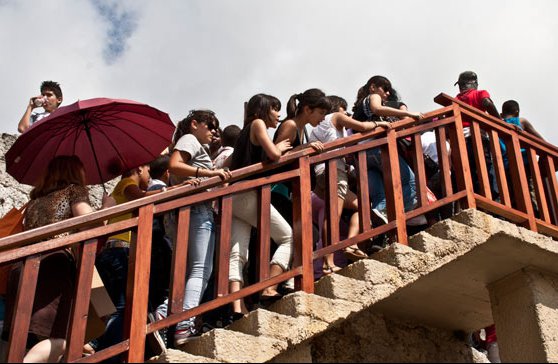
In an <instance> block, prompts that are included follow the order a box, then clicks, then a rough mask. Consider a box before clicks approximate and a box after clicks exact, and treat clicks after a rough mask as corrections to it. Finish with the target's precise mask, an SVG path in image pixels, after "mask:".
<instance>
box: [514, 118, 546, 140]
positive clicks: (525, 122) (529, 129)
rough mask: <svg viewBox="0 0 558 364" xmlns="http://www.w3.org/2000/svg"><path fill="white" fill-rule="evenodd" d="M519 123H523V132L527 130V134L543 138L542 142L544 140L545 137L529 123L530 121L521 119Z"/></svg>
mask: <svg viewBox="0 0 558 364" xmlns="http://www.w3.org/2000/svg"><path fill="white" fill-rule="evenodd" d="M519 122H520V123H521V126H522V127H523V130H525V131H526V132H528V133H530V134H533V135H534V136H536V137H539V138H541V139H542V140H544V138H543V136H542V135H541V134H540V133H539V132H538V131H537V130H536V129H535V127H534V126H533V124H531V123H530V122H529V120H527V119H525V118H520V119H519Z"/></svg>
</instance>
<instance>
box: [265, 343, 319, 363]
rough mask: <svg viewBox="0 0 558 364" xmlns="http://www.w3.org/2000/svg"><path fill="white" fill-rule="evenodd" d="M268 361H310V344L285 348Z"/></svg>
mask: <svg viewBox="0 0 558 364" xmlns="http://www.w3.org/2000/svg"><path fill="white" fill-rule="evenodd" d="M268 363H312V350H311V347H310V345H298V346H296V347H294V348H289V349H287V350H286V351H285V352H284V353H281V354H280V355H278V356H277V357H275V358H273V360H270V361H269V362H268Z"/></svg>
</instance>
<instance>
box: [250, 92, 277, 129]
mask: <svg viewBox="0 0 558 364" xmlns="http://www.w3.org/2000/svg"><path fill="white" fill-rule="evenodd" d="M271 110H276V111H279V110H281V101H279V99H278V98H277V97H275V96H271V95H266V94H257V95H254V96H252V97H251V98H250V100H248V103H247V104H246V106H245V110H244V126H246V125H248V124H250V123H251V122H252V121H254V120H256V119H262V120H263V121H264V122H265V123H266V124H267V123H268V122H269V121H270V120H269V113H270V112H271Z"/></svg>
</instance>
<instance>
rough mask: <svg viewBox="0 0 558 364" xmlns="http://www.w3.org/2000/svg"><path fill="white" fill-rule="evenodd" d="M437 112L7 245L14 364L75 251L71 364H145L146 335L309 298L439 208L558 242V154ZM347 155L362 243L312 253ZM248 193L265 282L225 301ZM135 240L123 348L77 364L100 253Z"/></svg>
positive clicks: (466, 111)
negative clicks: (334, 258) (486, 216)
mask: <svg viewBox="0 0 558 364" xmlns="http://www.w3.org/2000/svg"><path fill="white" fill-rule="evenodd" d="M435 100H436V101H437V102H438V103H440V104H441V105H443V106H444V107H443V108H441V109H438V110H435V111H432V112H430V113H427V114H426V118H425V119H424V120H422V121H421V122H420V123H419V122H416V121H414V120H412V119H405V120H402V121H399V122H396V123H394V124H393V128H392V129H390V130H388V131H374V132H369V133H365V134H355V135H352V136H350V137H348V138H345V139H342V140H337V141H335V142H331V143H328V144H326V146H325V147H326V148H325V151H324V152H323V153H320V154H315V153H314V152H313V151H312V150H311V149H305V150H301V151H298V152H295V153H291V154H289V155H286V156H284V157H282V158H281V159H280V160H279V161H278V162H277V163H271V164H262V163H260V164H256V165H253V166H249V167H246V168H243V169H241V170H237V171H234V172H233V173H232V175H233V177H232V181H231V182H232V183H231V184H230V185H229V186H227V187H222V186H221V181H220V180H219V179H218V178H217V177H215V178H212V179H209V180H206V181H204V182H203V183H202V184H201V185H199V186H197V187H191V186H185V187H180V188H176V189H174V190H171V191H167V192H164V193H161V194H158V195H153V196H149V197H145V198H142V199H139V200H135V201H131V202H128V203H125V204H122V205H118V206H115V207H113V208H110V209H106V210H102V211H98V212H95V213H92V214H90V215H87V216H81V217H76V218H72V219H69V220H66V221H62V222H59V223H56V224H52V225H48V226H44V227H41V228H38V229H35V230H31V231H26V232H22V233H20V234H16V235H13V236H10V237H6V238H3V239H0V264H11V263H15V262H21V263H22V264H23V267H22V273H21V276H20V281H19V288H18V292H17V299H16V306H15V314H14V317H13V320H12V325H11V328H10V339H9V349H8V356H7V360H8V361H9V362H21V361H22V359H23V356H24V354H25V345H26V338H27V335H22V334H21V333H27V331H28V329H29V320H30V316H31V310H32V307H33V298H34V296H35V289H36V282H37V276H38V271H39V267H40V262H41V257H42V256H44V255H45V254H47V253H49V252H53V251H55V250H59V249H65V248H68V247H73V248H74V249H75V251H77V255H76V256H77V267H78V269H77V276H76V288H75V297H74V303H73V305H72V310H71V320H70V329H69V333H68V336H67V349H66V353H65V356H64V360H65V361H70V362H97V361H102V360H104V359H106V358H110V357H112V356H114V355H117V354H121V353H124V354H125V356H124V359H125V360H126V361H128V362H140V361H143V360H144V352H145V340H146V334H148V333H152V332H153V331H155V330H160V329H162V328H164V327H169V326H172V325H175V324H177V323H178V322H180V321H183V320H185V319H187V318H190V317H194V316H198V315H200V314H203V313H205V312H208V311H211V310H214V309H216V308H218V307H221V306H223V305H228V304H230V303H231V302H232V301H234V300H236V299H239V298H243V297H247V296H249V295H251V294H254V293H256V292H259V291H261V290H262V289H264V288H265V287H268V286H271V285H274V284H277V283H280V282H284V281H286V280H288V279H290V278H295V282H296V288H297V289H301V290H304V291H306V292H309V293H312V292H313V289H314V272H313V261H314V260H316V259H320V258H321V257H323V256H324V255H326V254H328V253H332V252H335V251H338V250H340V249H343V248H345V247H348V246H350V245H353V244H355V243H357V242H362V241H365V240H367V239H370V238H373V237H375V236H378V235H379V234H389V235H391V236H392V237H393V239H394V240H396V241H397V242H399V243H401V244H407V241H408V236H407V226H406V224H405V222H406V221H407V220H409V219H412V218H414V217H417V216H419V215H422V214H425V213H429V212H434V211H438V210H440V209H441V208H442V207H444V206H451V205H458V206H459V207H460V208H463V209H464V208H478V209H483V210H485V211H489V212H491V213H492V214H494V215H497V216H501V217H503V218H506V219H509V220H511V221H513V222H515V223H517V224H520V225H523V226H525V227H527V228H529V229H531V230H534V231H539V232H541V233H544V234H547V235H550V236H552V237H555V238H556V237H558V216H557V205H558V196H557V194H558V184H557V180H556V168H555V165H556V162H557V158H558V149H557V148H556V147H554V146H552V145H550V144H548V143H545V142H543V141H541V140H539V139H537V138H534V137H532V136H530V135H528V134H526V133H523V132H520V133H517V132H515V131H514V130H513V129H512V128H511V127H509V126H507V125H505V124H504V123H503V122H502V121H501V120H498V119H495V118H492V117H490V116H487V115H486V114H484V113H482V112H480V111H479V110H476V109H474V108H472V107H470V106H468V105H465V104H463V103H461V102H459V101H458V100H455V99H453V98H451V97H449V96H447V95H444V94H440V95H439V96H437V97H436V98H435ZM463 120H467V121H470V122H472V126H471V130H472V133H471V135H472V136H471V139H470V140H471V141H472V144H473V146H474V150H475V153H474V154H475V157H474V158H473V159H472V160H469V158H468V156H467V151H466V145H467V140H466V139H465V137H464V131H463V125H462V121H463ZM428 130H434V131H435V133H436V139H437V145H438V157H439V167H440V175H441V186H442V188H441V191H442V193H441V195H440V196H438V199H437V201H435V202H430V203H429V202H428V199H427V179H426V172H425V166H424V160H423V154H422V148H421V139H420V138H421V134H422V133H423V132H425V131H428ZM409 137H410V138H411V141H412V153H411V165H412V169H413V171H414V172H415V175H416V186H417V200H418V204H417V206H416V208H414V209H413V210H411V211H405V208H404V204H403V196H402V186H401V177H400V171H399V157H398V153H399V151H398V148H397V140H398V139H400V138H409ZM483 138H488V139H487V140H488V141H489V143H490V149H491V150H490V153H491V155H492V157H493V160H494V165H495V168H494V174H495V177H496V180H497V183H498V190H499V194H500V198H499V201H495V200H494V198H493V196H492V192H491V188H490V183H489V172H490V171H489V170H487V168H486V163H485V160H484V153H483V152H482V148H483ZM500 138H501V139H503V140H504V141H505V142H506V144H507V147H508V148H507V150H508V158H509V160H510V167H509V176H511V179H510V181H508V180H507V178H506V173H505V170H504V165H503V158H502V153H501V150H500V146H499V139H500ZM359 142H362V143H359ZM446 142H447V143H449V145H450V148H449V150H448V149H447V148H446V147H445V145H446ZM372 148H381V150H382V164H383V170H384V174H383V178H384V185H385V191H386V200H387V201H386V202H387V217H388V223H387V224H385V225H382V226H378V227H372V226H371V223H370V213H371V210H370V202H369V200H370V199H369V188H368V177H367V173H365V172H366V170H367V165H366V152H367V151H368V150H370V149H372ZM520 148H525V149H526V150H527V155H528V158H529V167H530V175H531V176H532V179H533V186H534V191H535V196H536V202H537V207H538V208H537V213H536V214H535V212H534V208H533V205H532V201H531V198H530V195H529V186H528V176H527V174H526V171H525V168H524V163H523V161H522V155H521V150H520ZM349 154H351V155H354V156H356V158H355V160H356V169H357V176H358V178H357V196H358V201H359V211H358V213H359V221H360V230H359V234H358V235H357V236H354V237H352V238H350V239H341V237H340V233H339V226H338V225H337V224H335V223H330V224H329V231H330V233H329V234H328V235H329V237H330V238H329V239H328V240H329V241H328V242H327V244H324V245H325V246H324V247H322V248H320V249H317V250H314V249H313V245H312V228H311V227H312V211H311V205H312V201H311V182H310V180H311V178H310V170H311V168H313V166H314V165H315V164H316V163H321V162H325V163H326V167H327V168H326V171H327V175H328V188H327V191H328V192H327V194H326V195H327V197H326V200H327V201H326V205H327V209H326V213H327V214H328V216H329V217H330V218H329V219H328V220H329V221H330V222H331V221H337V219H336V218H335V217H336V216H338V215H337V211H336V209H337V202H336V200H337V193H336V190H337V182H336V181H337V176H336V174H337V170H336V162H335V159H336V158H339V157H342V156H347V155H349ZM512 156H513V158H512ZM470 163H476V165H477V171H478V173H477V174H478V176H472V175H471V173H470ZM285 166H290V168H285ZM279 167H282V169H281V170H282V172H278V173H275V174H272V175H270V176H267V177H262V178H255V179H251V180H242V179H244V178H246V177H247V176H254V175H256V174H258V173H259V172H262V171H269V170H276V169H277V168H279ZM285 169H286V170H285ZM473 179H478V181H479V182H480V183H479V186H480V188H479V189H478V191H474V189H473ZM285 181H288V182H290V183H291V186H292V191H293V196H292V200H293V221H294V223H293V233H294V246H295V249H294V258H293V262H292V265H291V269H290V270H289V271H287V272H284V273H283V274H281V275H279V276H276V277H272V278H270V274H269V260H270V228H269V208H270V207H269V206H270V201H271V185H272V184H275V183H280V182H285ZM510 185H512V186H513V192H514V196H510V193H509V191H508V186H510ZM373 187H374V186H372V188H373ZM208 188H211V190H208ZM249 190H256V191H257V192H258V196H259V219H258V253H257V256H258V260H257V262H256V264H255V267H256V271H257V277H258V281H257V282H256V283H255V284H251V285H247V286H245V287H244V288H242V289H241V290H240V291H238V292H234V293H229V288H228V283H229V282H228V276H229V255H230V235H231V219H232V211H233V206H232V195H234V194H237V193H242V192H245V191H249ZM330 191H332V192H333V193H330ZM512 198H513V200H512ZM207 201H214V202H216V203H217V205H218V206H219V214H218V219H217V226H218V227H219V228H218V231H217V233H218V234H217V235H218V238H217V240H216V253H215V261H216V263H215V269H214V273H215V286H216V288H215V289H216V292H215V293H216V295H215V296H216V298H215V299H214V300H211V301H210V302H207V303H203V304H201V305H200V306H198V307H196V308H193V309H191V310H188V311H184V312H183V310H182V303H183V297H184V288H185V287H184V285H185V277H186V271H187V267H186V261H187V259H186V257H187V254H188V233H187V232H188V230H189V217H190V207H191V206H192V205H195V204H197V203H200V202H207ZM512 201H513V203H512ZM169 211H177V212H178V213H177V215H178V229H177V234H176V238H175V243H174V250H173V258H172V267H169V269H171V284H170V287H169V289H170V293H169V315H168V317H167V318H165V319H163V320H160V321H157V322H154V323H151V324H147V318H146V317H147V307H148V290H149V276H150V259H151V235H152V222H153V218H154V216H157V215H159V214H163V213H166V212H169ZM124 213H132V214H133V217H132V218H129V219H127V220H124V221H119V222H117V223H113V224H109V225H106V226H104V225H102V221H104V220H106V219H109V218H111V217H115V216H118V215H122V214H124ZM130 229H131V230H132V231H133V238H132V244H131V248H130V256H129V271H128V283H127V292H126V303H127V306H126V314H125V317H126V320H125V332H124V337H125V340H124V341H123V342H121V343H119V344H116V345H114V346H112V347H110V348H107V349H105V350H102V351H99V352H97V353H95V354H94V355H92V356H88V357H82V347H83V344H84V338H85V330H86V325H87V313H88V307H89V301H90V293H91V292H90V291H91V288H90V287H91V280H92V274H93V266H94V263H95V256H96V251H97V245H98V242H99V241H101V240H102V239H103V238H106V237H108V236H110V235H113V234H115V233H118V232H122V231H126V230H130ZM65 232H68V233H70V234H69V235H68V236H65V237H61V238H56V239H50V240H49V237H52V236H54V235H57V234H61V233H65Z"/></svg>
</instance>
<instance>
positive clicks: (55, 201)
mask: <svg viewBox="0 0 558 364" xmlns="http://www.w3.org/2000/svg"><path fill="white" fill-rule="evenodd" d="M85 185H86V182H85V169H84V167H83V164H82V162H81V160H80V159H79V158H78V157H76V156H59V157H56V158H54V159H53V160H52V161H51V162H50V163H49V165H48V167H47V170H46V173H45V174H44V175H43V177H42V178H41V180H40V181H39V182H38V184H37V185H36V186H35V188H34V189H33V190H32V191H31V194H30V197H31V200H30V202H29V205H28V206H27V209H26V210H25V216H24V223H23V229H24V230H31V229H36V228H39V227H41V226H45V225H48V224H53V223H56V222H59V221H63V220H66V219H69V218H71V217H76V216H81V215H86V214H89V213H91V212H93V208H92V207H91V203H90V200H89V192H88V190H87V188H86V187H85ZM114 204H115V202H114V200H113V199H112V198H110V197H108V196H106V195H104V196H103V202H102V206H101V208H106V207H110V206H113V205H114ZM64 235H68V233H65V234H60V235H58V236H55V237H53V238H57V237H61V236H64ZM20 274H21V264H20V265H19V266H18V267H16V268H15V269H14V270H13V271H12V272H11V274H10V282H9V285H8V294H7V296H8V297H7V312H10V311H13V309H14V304H15V299H16V295H17V288H18V287H17V286H18V281H19V275H20ZM75 277H76V257H75V256H74V255H73V254H72V252H71V251H70V250H69V249H62V250H58V251H55V252H52V253H48V254H46V255H45V256H43V257H42V259H41V265H40V268H39V276H38V281H37V290H36V292H35V300H34V302H33V310H32V312H31V322H30V325H29V334H30V335H29V337H30V339H28V344H31V345H33V343H35V345H34V346H32V347H31V349H30V350H29V352H28V353H27V355H26V356H25V358H24V362H36V363H46V362H57V361H59V360H60V359H61V358H62V355H63V354H64V351H65V348H66V340H65V338H66V336H67V334H68V322H69V321H70V310H71V306H72V304H73V296H74V290H75V283H76V282H75ZM11 318H12V315H11V314H8V315H7V316H6V325H5V326H4V332H9V327H10V325H11Z"/></svg>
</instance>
